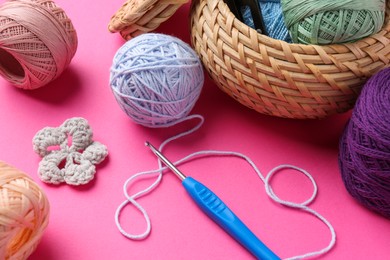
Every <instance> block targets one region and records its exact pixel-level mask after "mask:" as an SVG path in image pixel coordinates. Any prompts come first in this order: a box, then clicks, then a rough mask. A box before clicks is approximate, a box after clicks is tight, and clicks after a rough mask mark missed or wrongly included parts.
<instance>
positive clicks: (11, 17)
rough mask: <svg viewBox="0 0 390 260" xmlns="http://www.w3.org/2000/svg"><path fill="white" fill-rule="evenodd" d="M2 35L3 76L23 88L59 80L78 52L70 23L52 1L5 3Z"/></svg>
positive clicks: (0, 26)
mask: <svg viewBox="0 0 390 260" xmlns="http://www.w3.org/2000/svg"><path fill="white" fill-rule="evenodd" d="M0 32H1V34H0V75H2V76H3V77H4V78H5V79H6V80H7V81H9V82H10V83H11V84H13V85H15V86H16V87H19V88H23V89H36V88H39V87H42V86H44V85H46V84H48V83H49V82H51V81H52V80H54V79H55V78H57V77H58V76H59V75H61V73H62V72H63V71H64V70H65V68H66V67H67V66H68V65H69V63H70V62H71V60H72V58H73V56H74V55H75V53H76V49H77V34H76V31H75V29H74V27H73V24H72V22H71V20H70V19H69V18H68V16H67V15H66V13H65V12H64V11H63V10H62V9H61V8H60V7H58V6H57V5H56V4H55V3H54V2H53V1H50V0H12V1H7V2H4V3H3V4H2V5H1V7H0Z"/></svg>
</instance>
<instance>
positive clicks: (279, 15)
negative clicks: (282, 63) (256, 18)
mask: <svg viewBox="0 0 390 260" xmlns="http://www.w3.org/2000/svg"><path fill="white" fill-rule="evenodd" d="M256 2H258V4H259V6H260V10H261V15H262V17H263V21H264V25H265V29H266V31H267V32H266V33H267V35H268V36H269V37H271V38H274V39H277V40H282V41H285V42H291V37H290V34H289V32H288V30H287V27H286V25H285V23H284V17H283V12H282V5H281V3H280V0H257V1H256ZM242 9H243V10H241V12H242V17H243V19H244V22H245V24H246V25H248V26H250V27H252V28H254V27H255V26H254V22H253V17H252V14H251V11H250V8H249V7H248V6H245V7H244V8H242Z"/></svg>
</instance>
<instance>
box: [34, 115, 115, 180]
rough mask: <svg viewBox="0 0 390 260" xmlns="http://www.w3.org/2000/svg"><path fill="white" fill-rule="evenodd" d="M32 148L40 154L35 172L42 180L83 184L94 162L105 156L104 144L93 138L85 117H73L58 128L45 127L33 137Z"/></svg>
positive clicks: (100, 160)
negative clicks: (36, 171) (40, 158)
mask: <svg viewBox="0 0 390 260" xmlns="http://www.w3.org/2000/svg"><path fill="white" fill-rule="evenodd" d="M33 148H34V151H35V152H36V153H37V154H39V155H40V156H41V157H42V160H41V161H40V163H39V168H38V175H39V177H40V178H41V180H42V181H43V182H47V183H52V184H60V183H62V182H65V183H67V184H71V185H80V184H86V183H88V182H89V181H91V180H92V179H93V178H94V175H95V172H96V166H95V165H96V164H99V163H100V162H102V161H103V160H104V158H105V157H106V156H107V154H108V151H107V147H106V146H105V145H103V144H101V143H99V142H95V141H93V140H92V130H91V128H90V126H89V125H88V122H87V120H85V119H84V118H81V117H74V118H70V119H68V120H66V121H65V122H64V123H63V124H62V125H61V126H59V127H45V128H43V129H42V130H40V131H38V132H37V133H36V134H35V136H34V138H33Z"/></svg>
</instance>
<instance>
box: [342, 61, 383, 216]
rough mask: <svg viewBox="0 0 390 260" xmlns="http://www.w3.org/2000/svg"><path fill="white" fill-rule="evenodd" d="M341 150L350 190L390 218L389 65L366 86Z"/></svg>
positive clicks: (370, 207)
mask: <svg viewBox="0 0 390 260" xmlns="http://www.w3.org/2000/svg"><path fill="white" fill-rule="evenodd" d="M339 150H340V152H339V165H340V170H341V174H342V178H343V181H344V184H345V186H346V189H347V190H348V192H349V193H350V194H351V195H352V196H353V197H354V198H355V199H356V200H357V201H359V202H360V203H362V204H363V205H364V206H366V207H367V208H369V209H371V210H373V211H376V212H378V213H380V214H382V215H383V216H385V217H387V218H390V68H386V69H383V70H381V71H380V72H378V73H377V74H376V75H374V76H373V77H371V78H370V79H369V80H368V82H367V83H366V84H365V86H364V87H363V89H362V92H361V94H360V96H359V98H358V99H357V102H356V105H355V108H354V109H353V112H352V116H351V119H350V120H349V122H348V124H347V126H346V128H345V130H344V132H343V135H342V137H341V139H340V149H339Z"/></svg>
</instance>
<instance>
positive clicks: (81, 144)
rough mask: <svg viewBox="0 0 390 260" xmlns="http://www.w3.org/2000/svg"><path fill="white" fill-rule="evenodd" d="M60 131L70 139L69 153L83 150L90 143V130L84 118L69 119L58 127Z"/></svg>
mask: <svg viewBox="0 0 390 260" xmlns="http://www.w3.org/2000/svg"><path fill="white" fill-rule="evenodd" d="M60 129H61V130H62V131H64V132H65V133H66V134H67V135H68V136H70V137H71V138H72V143H71V145H70V150H71V151H78V150H84V149H85V148H87V147H88V146H89V145H90V144H91V143H92V130H91V127H90V126H89V125H88V122H87V120H85V119H84V118H81V117H74V118H70V119H68V120H66V121H65V122H64V123H63V124H62V125H61V126H60Z"/></svg>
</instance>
